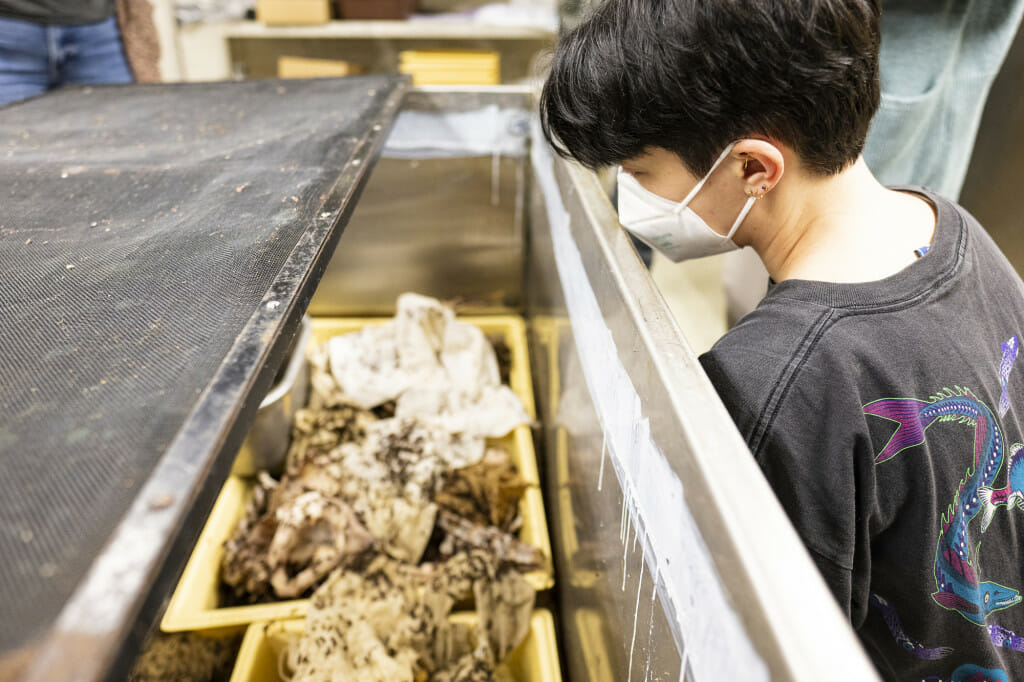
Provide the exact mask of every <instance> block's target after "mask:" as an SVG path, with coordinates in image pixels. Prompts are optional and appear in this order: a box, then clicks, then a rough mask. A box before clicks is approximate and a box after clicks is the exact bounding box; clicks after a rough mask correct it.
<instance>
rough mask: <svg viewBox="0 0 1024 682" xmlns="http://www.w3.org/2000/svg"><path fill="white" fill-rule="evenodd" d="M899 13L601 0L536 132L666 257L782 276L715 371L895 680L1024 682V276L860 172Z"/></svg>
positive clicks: (960, 230)
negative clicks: (745, 254)
mask: <svg viewBox="0 0 1024 682" xmlns="http://www.w3.org/2000/svg"><path fill="white" fill-rule="evenodd" d="M880 14H881V8H880V3H879V0H801V1H800V2H794V1H793V0H606V2H604V3H603V4H601V5H599V6H598V7H597V8H596V9H595V10H594V11H593V12H592V13H591V14H590V15H589V16H588V17H587V18H586V19H585V20H584V21H583V22H582V23H580V25H579V26H577V27H576V28H575V29H573V30H572V31H570V32H568V33H567V34H565V35H564V36H563V37H562V38H561V40H560V41H559V44H558V45H557V46H556V50H555V54H554V57H553V60H552V65H551V72H550V74H549V76H548V78H547V80H546V82H545V84H544V88H543V91H542V94H541V100H540V114H541V122H542V125H543V128H544V132H545V135H546V137H547V138H548V140H549V142H550V143H551V144H552V146H553V147H554V148H555V150H556V151H558V152H559V153H560V154H561V155H563V156H566V157H569V158H572V159H575V160H576V161H578V162H580V163H582V164H583V165H585V166H587V167H590V168H595V169H596V168H600V167H605V166H611V165H617V166H619V167H620V170H619V217H620V220H621V222H622V224H623V226H624V227H625V228H626V229H627V230H629V231H630V232H631V233H633V234H634V235H636V236H638V237H639V238H641V239H642V240H643V241H645V242H646V243H648V244H649V245H651V246H652V247H653V248H655V249H656V250H658V251H661V252H662V253H664V254H665V255H667V256H668V257H669V258H671V259H672V260H676V261H678V260H682V259H685V258H695V257H700V256H704V255H709V254H714V253H721V252H725V251H729V250H732V249H735V248H737V247H739V246H751V247H752V248H753V249H754V251H755V252H756V253H757V254H758V256H759V257H760V259H761V260H762V262H763V263H764V265H765V267H766V268H767V270H768V272H769V274H770V275H771V278H772V285H771V288H770V290H769V292H768V294H767V295H766V296H765V298H764V299H763V300H762V302H761V303H760V305H759V306H758V307H757V309H756V310H754V311H753V312H752V313H751V314H749V315H747V316H746V317H744V318H743V319H742V320H741V321H740V322H739V324H737V325H736V326H735V327H734V328H733V329H732V330H731V331H729V332H728V333H727V334H726V335H725V336H724V337H722V339H721V340H719V341H718V343H716V344H715V346H714V347H713V348H712V349H711V350H710V351H709V352H708V353H705V354H704V355H702V356H701V358H700V359H701V363H702V365H703V367H704V369H705V371H706V372H707V375H708V377H709V378H710V380H711V382H712V383H713V384H714V386H715V388H716V389H717V390H718V392H719V395H720V396H721V398H722V401H723V403H724V404H725V406H726V408H727V409H728V410H729V412H730V414H731V415H732V417H733V419H734V421H735V422H736V425H737V427H738V429H739V431H740V433H741V434H742V435H743V437H744V438H745V439H746V441H747V443H748V445H749V446H750V449H751V452H752V454H753V455H754V457H755V458H756V460H757V462H758V463H759V465H760V466H761V469H762V471H763V472H764V474H765V476H766V478H767V480H768V481H769V483H770V484H771V485H772V487H773V489H774V490H775V492H776V495H777V497H778V498H779V501H780V502H781V503H782V506H783V508H784V509H785V510H786V512H787V514H788V515H789V518H790V519H791V521H792V522H793V524H794V526H795V528H796V529H797V531H798V533H799V534H800V536H801V537H802V538H803V540H804V543H805V545H806V547H807V549H808V551H809V553H810V555H811V557H812V558H813V559H814V560H815V562H816V564H817V566H818V568H819V569H820V571H821V573H822V575H823V577H824V578H825V580H826V582H827V583H828V585H829V586H830V588H831V589H832V592H833V594H834V595H835V597H836V599H837V601H838V603H839V605H840V607H841V608H842V609H843V610H844V611H845V612H846V614H847V615H848V616H849V618H850V622H851V625H852V626H853V628H854V630H855V631H856V632H857V633H858V635H859V636H860V639H861V641H862V643H863V644H864V646H865V649H866V651H867V652H868V654H869V656H871V658H872V660H873V661H874V663H875V665H876V666H877V668H878V670H879V672H880V673H881V674H882V675H883V676H884V677H885V678H887V679H901V680H903V679H907V680H909V679H915V680H919V679H925V678H927V679H938V680H967V679H979V680H982V679H984V680H1007V679H1010V678H1011V677H1013V676H1018V677H1021V678H1024V603H1022V601H1024V599H1022V591H1024V562H1022V561H1021V557H1022V551H1024V543H1022V532H1024V526H1022V525H1021V524H1022V523H1024V517H1021V516H1019V514H1020V513H1021V510H1024V444H1022V442H1024V423H1022V419H1021V417H1022V416H1024V402H1022V401H1024V384H1022V383H1021V380H1020V379H1019V378H1016V376H1015V374H1014V372H1013V369H1014V364H1015V361H1016V358H1017V352H1018V343H1019V341H1018V339H1019V336H1018V335H1019V334H1020V333H1021V332H1022V331H1024V283H1022V281H1021V279H1020V277H1019V276H1018V275H1017V274H1016V272H1015V271H1014V269H1013V268H1012V267H1011V266H1010V264H1009V263H1008V262H1007V260H1006V258H1005V257H1004V256H1003V254H1002V253H1001V252H1000V251H999V249H998V248H997V247H996V245H995V244H994V243H993V242H992V240H991V239H990V238H989V236H988V235H987V234H986V232H985V231H984V229H983V228H982V227H981V226H980V225H979V224H978V223H977V221H976V220H974V218H973V217H971V216H970V215H969V214H968V213H967V212H966V211H965V210H964V209H963V208H961V207H960V206H958V205H957V204H955V203H954V202H952V201H949V200H947V199H945V198H943V197H941V196H939V195H937V194H934V193H932V192H929V191H926V190H923V189H921V188H890V187H885V186H883V185H882V184H880V183H879V182H878V181H877V180H876V179H875V177H874V176H873V175H872V173H871V171H870V170H869V169H868V167H867V165H866V164H865V162H864V160H863V157H862V151H863V148H864V140H865V137H866V135H867V133H868V129H869V126H870V124H871V120H872V116H873V115H874V113H875V111H876V110H877V108H878V104H879V98H880V87H879V73H878V58H879V42H880V38H879V20H880ZM740 494H741V491H740ZM766 560H769V558H768V557H766ZM771 560H778V558H776V557H772V558H771ZM783 560H784V559H783ZM1018 633H1020V634H1018ZM841 674H842V671H837V675H838V676H841Z"/></svg>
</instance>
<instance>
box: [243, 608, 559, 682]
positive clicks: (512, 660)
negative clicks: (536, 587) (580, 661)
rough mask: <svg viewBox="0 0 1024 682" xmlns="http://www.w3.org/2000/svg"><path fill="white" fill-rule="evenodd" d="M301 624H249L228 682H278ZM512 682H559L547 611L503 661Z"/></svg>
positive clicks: (468, 618) (467, 619) (466, 616)
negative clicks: (282, 659)
mask: <svg viewBox="0 0 1024 682" xmlns="http://www.w3.org/2000/svg"><path fill="white" fill-rule="evenodd" d="M452 621H453V622H458V623H465V624H472V623H475V622H476V614H474V613H456V614H452ZM304 625H305V621H303V620H289V621H282V622H272V623H253V624H252V625H250V626H249V629H248V631H246V633H245V639H244V640H242V648H241V650H240V651H239V652H238V663H236V664H235V670H234V673H233V674H232V675H231V682H282V679H281V674H280V672H279V669H278V659H279V656H280V655H281V652H282V651H283V650H284V648H285V647H286V646H287V645H288V639H289V638H290V637H291V636H294V635H298V634H301V633H302V630H303V627H304ZM504 665H505V667H506V668H507V669H508V671H509V672H510V673H511V674H512V677H513V679H515V680H516V682H561V679H562V671H561V667H560V666H559V663H558V646H557V644H556V642H555V623H554V620H553V619H552V617H551V613H550V612H549V611H546V610H543V609H537V610H535V611H534V612H533V616H532V617H531V618H530V630H529V632H528V633H527V634H526V639H524V640H523V642H522V643H521V644H520V645H519V646H518V647H516V648H515V649H514V650H513V651H512V652H511V653H510V654H509V655H508V656H507V657H506V659H505V663H504Z"/></svg>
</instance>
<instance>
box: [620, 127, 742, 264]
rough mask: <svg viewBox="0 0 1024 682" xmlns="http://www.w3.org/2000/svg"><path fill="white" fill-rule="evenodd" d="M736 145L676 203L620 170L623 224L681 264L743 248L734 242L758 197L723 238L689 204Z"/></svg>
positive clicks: (651, 245)
mask: <svg viewBox="0 0 1024 682" xmlns="http://www.w3.org/2000/svg"><path fill="white" fill-rule="evenodd" d="M735 144H736V143H735V142H733V143H732V144H730V145H729V146H728V147H726V148H725V151H724V152H722V155H721V156H719V157H718V159H717V160H716V161H715V163H714V164H712V166H711V170H709V171H708V172H707V175H705V176H704V177H703V178H701V179H700V182H698V183H697V184H696V186H694V188H693V189H692V190H690V193H689V194H687V195H686V198H685V199H683V200H682V201H681V202H679V203H676V202H674V201H671V200H669V199H666V198H664V197H661V196H658V195H657V194H655V193H654V192H650V191H648V190H646V189H644V188H643V186H642V185H641V184H640V183H639V182H637V180H636V178H634V177H633V176H632V175H630V174H629V173H626V172H623V170H622V169H621V168H620V169H619V179H618V185H619V222H620V223H622V226H623V227H625V228H626V229H627V230H629V231H630V232H632V233H633V234H635V235H636V236H637V237H638V238H639V239H640V240H641V241H643V242H644V243H646V244H648V245H649V246H650V247H651V248H653V249H656V250H658V251H660V252H662V253H663V254H665V255H666V256H668V258H670V259H671V260H672V261H673V262H676V263H678V262H679V261H681V260H687V259H689V258H703V257H704V256H713V255H715V254H718V253H725V252H726V251H732V250H734V249H737V248H739V247H737V246H736V243H735V242H733V241H732V236H733V235H734V234H736V230H737V229H739V226H740V223H742V222H743V219H744V218H746V217H747V213H749V212H750V209H751V208H752V207H753V206H754V202H755V201H756V200H757V197H750V198H749V199H747V203H746V204H744V205H743V210H742V211H740V214H739V216H738V217H737V218H736V222H734V223H733V224H732V227H731V228H729V234H727V235H721V234H718V233H717V232H715V231H714V230H712V229H711V227H709V226H708V224H707V223H706V222H704V221H703V220H702V219H701V217H700V216H699V215H697V214H696V213H694V212H693V209H691V208H689V206H688V204H689V203H690V201H691V200H692V199H693V197H694V196H696V194H697V192H699V191H700V189H701V187H703V186H704V183H705V182H707V180H708V178H709V177H711V174H712V173H714V172H715V169H716V168H718V166H719V164H721V163H722V161H724V160H725V158H726V157H727V156H728V155H729V152H731V151H732V148H733V146H734V145H735Z"/></svg>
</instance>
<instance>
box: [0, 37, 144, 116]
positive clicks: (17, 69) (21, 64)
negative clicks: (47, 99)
mask: <svg viewBox="0 0 1024 682" xmlns="http://www.w3.org/2000/svg"><path fill="white" fill-rule="evenodd" d="M132 80H133V78H132V72H131V70H130V69H129V68H128V62H127V61H126V60H125V56H124V49H123V48H122V47H121V35H120V33H119V31H118V28H117V22H116V21H115V20H114V19H113V18H111V19H108V20H106V21H103V22H101V23H98V24H88V25H85V26H46V25H43V24H34V23H31V22H28V21H19V20H17V19H5V18H2V17H0V105H3V104H6V103H8V102H13V101H15V100H19V99H24V98H26V97H31V96H33V95H38V94H41V93H43V92H46V91H47V90H49V89H51V88H56V87H59V86H61V85H64V84H65V83H80V84H99V83H131V82H132Z"/></svg>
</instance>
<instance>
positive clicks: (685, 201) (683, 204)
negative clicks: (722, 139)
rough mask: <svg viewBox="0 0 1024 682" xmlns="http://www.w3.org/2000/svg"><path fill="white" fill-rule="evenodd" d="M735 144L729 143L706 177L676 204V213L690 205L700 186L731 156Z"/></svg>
mask: <svg viewBox="0 0 1024 682" xmlns="http://www.w3.org/2000/svg"><path fill="white" fill-rule="evenodd" d="M735 146H736V143H735V142H733V143H731V144H729V146H728V147H726V148H725V151H723V152H722V153H721V154H719V156H718V158H717V159H715V162H714V163H713V164H711V168H710V169H709V170H708V172H707V173H705V174H704V177H703V178H701V179H700V182H698V183H697V184H696V185H694V186H693V189H691V190H690V193H689V194H687V195H686V198H685V199H683V200H682V201H681V202H679V205H678V206H676V208H675V213H676V214H679V213H682V212H683V210H684V209H685V208H686V207H687V206H688V205H689V203H690V201H691V200H692V199H693V197H694V196H696V195H697V192H699V191H700V188H701V187H703V186H704V183H706V182H707V181H708V178H710V177H711V174H712V173H714V172H715V169H716V168H718V167H719V166H720V165H721V164H722V162H723V161H725V157H727V156H729V152H731V151H732V148H733V147H735Z"/></svg>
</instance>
